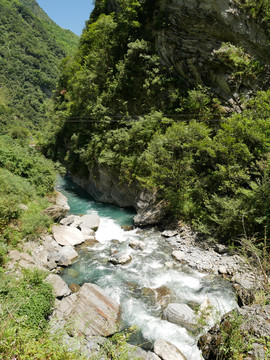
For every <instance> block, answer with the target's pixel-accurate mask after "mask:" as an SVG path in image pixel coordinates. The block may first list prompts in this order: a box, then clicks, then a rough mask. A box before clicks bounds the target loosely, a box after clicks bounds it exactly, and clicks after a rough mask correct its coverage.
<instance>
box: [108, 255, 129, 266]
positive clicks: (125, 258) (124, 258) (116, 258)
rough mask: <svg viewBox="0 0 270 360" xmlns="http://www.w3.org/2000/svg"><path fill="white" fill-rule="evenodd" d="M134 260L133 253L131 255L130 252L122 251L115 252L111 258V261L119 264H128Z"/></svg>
mask: <svg viewBox="0 0 270 360" xmlns="http://www.w3.org/2000/svg"><path fill="white" fill-rule="evenodd" d="M131 260H132V257H131V255H129V254H128V253H125V252H121V253H116V254H113V255H112V256H111V257H110V258H109V261H110V262H111V263H112V264H115V265H118V264H121V265H123V264H127V263H128V262H130V261H131Z"/></svg>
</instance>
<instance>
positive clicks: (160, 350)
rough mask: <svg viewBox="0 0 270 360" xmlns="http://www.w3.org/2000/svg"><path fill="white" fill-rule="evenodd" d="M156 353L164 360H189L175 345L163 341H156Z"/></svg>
mask: <svg viewBox="0 0 270 360" xmlns="http://www.w3.org/2000/svg"><path fill="white" fill-rule="evenodd" d="M154 352H155V354H156V355H158V356H159V357H160V358H161V359H162V360H187V358H186V357H185V356H184V355H183V354H182V353H181V351H180V350H179V349H178V348H177V347H176V346H175V345H173V344H172V343H170V342H169V341H166V340H162V339H158V340H156V341H155V343H154Z"/></svg>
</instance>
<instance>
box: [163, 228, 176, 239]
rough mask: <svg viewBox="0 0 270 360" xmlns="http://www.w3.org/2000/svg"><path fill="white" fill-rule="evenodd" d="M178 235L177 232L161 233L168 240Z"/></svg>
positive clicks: (166, 231)
mask: <svg viewBox="0 0 270 360" xmlns="http://www.w3.org/2000/svg"><path fill="white" fill-rule="evenodd" d="M177 234H178V231H177V230H165V231H163V232H162V233H161V235H162V236H164V237H166V238H170V237H174V236H176V235H177Z"/></svg>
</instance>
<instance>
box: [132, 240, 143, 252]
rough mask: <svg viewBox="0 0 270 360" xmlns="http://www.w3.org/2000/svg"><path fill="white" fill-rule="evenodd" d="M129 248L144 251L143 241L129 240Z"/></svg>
mask: <svg viewBox="0 0 270 360" xmlns="http://www.w3.org/2000/svg"><path fill="white" fill-rule="evenodd" d="M129 246H130V247H131V248H132V249H135V250H144V249H145V243H144V242H143V241H140V240H136V239H133V240H130V242H129Z"/></svg>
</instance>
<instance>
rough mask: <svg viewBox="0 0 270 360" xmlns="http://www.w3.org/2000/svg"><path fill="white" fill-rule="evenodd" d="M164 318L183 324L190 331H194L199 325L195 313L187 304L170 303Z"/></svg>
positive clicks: (164, 312)
mask: <svg viewBox="0 0 270 360" xmlns="http://www.w3.org/2000/svg"><path fill="white" fill-rule="evenodd" d="M163 318H164V320H168V321H170V322H172V323H174V324H178V325H182V326H183V327H185V328H186V329H187V330H190V331H193V330H194V329H195V328H196V326H197V322H196V317H195V313H194V311H193V310H192V309H191V308H190V307H189V306H188V305H186V304H177V303H171V304H169V305H168V306H167V307H166V309H165V310H164V311H163Z"/></svg>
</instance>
